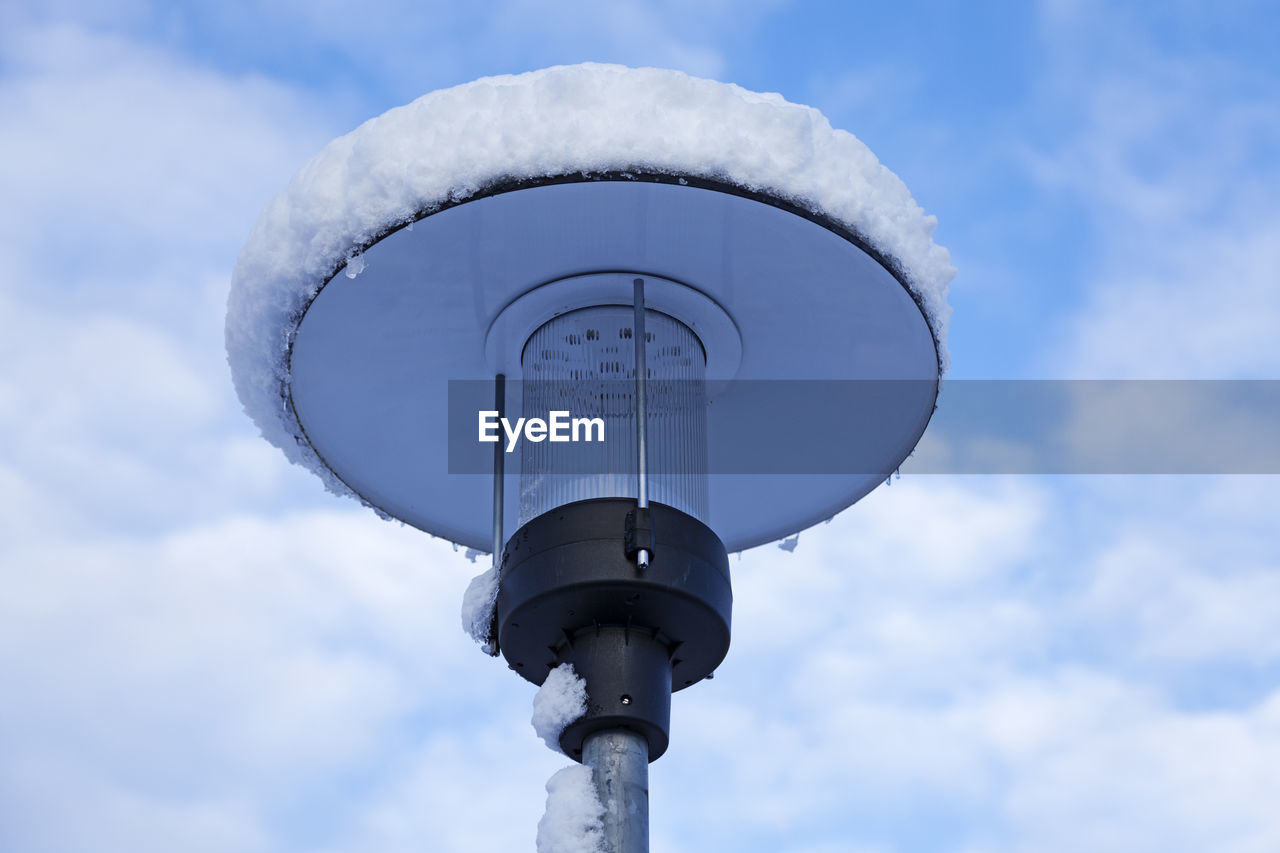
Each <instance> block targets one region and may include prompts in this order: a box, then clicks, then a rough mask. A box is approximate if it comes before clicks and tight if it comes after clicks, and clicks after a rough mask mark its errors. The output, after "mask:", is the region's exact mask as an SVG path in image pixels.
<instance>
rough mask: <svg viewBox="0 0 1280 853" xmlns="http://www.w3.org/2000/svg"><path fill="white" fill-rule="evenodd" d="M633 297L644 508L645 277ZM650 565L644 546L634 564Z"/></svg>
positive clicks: (639, 487)
mask: <svg viewBox="0 0 1280 853" xmlns="http://www.w3.org/2000/svg"><path fill="white" fill-rule="evenodd" d="M632 294H633V298H634V300H635V312H636V313H635V322H634V323H633V324H632V325H633V326H634V330H633V337H634V338H635V342H636V454H637V455H638V456H639V464H638V466H637V472H638V474H637V476H638V482H637V483H636V506H638V507H640V509H647V508H648V506H649V459H648V456H649V454H648V448H647V446H646V433H647V432H648V426H649V424H648V420H649V406H648V403H647V401H646V399H645V386H646V384H647V383H648V381H649V377H648V374H649V363H648V361H647V360H646V359H645V337H646V333H645V328H644V279H642V278H637V279H636V280H635V281H634V282H633V290H632ZM648 565H649V552H648V551H647V550H644V549H643V548H642V549H641V550H640V551H639V552H637V554H636V566H637V567H638V568H640V569H642V570H643V569H645V568H647V567H648Z"/></svg>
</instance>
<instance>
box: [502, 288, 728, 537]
mask: <svg viewBox="0 0 1280 853" xmlns="http://www.w3.org/2000/svg"><path fill="white" fill-rule="evenodd" d="M633 320H634V311H633V309H631V308H627V307H623V306H612V305H611V306H600V307H594V308H584V309H581V310H578V311H573V312H570V313H568V314H564V315H562V316H560V317H556V318H554V319H552V320H550V321H549V322H547V323H545V324H544V325H542V326H541V327H540V328H538V329H537V330H536V331H535V332H534V333H533V334H532V335H531V336H530V337H529V340H528V342H527V343H526V344H525V346H524V351H523V353H522V356H521V367H522V368H523V374H524V382H523V389H524V390H523V411H524V412H526V413H547V412H551V411H565V412H570V413H571V414H572V416H573V418H575V419H576V418H584V419H594V418H598V419H600V420H601V421H602V422H603V424H604V430H603V437H605V438H606V440H604V441H587V440H578V441H566V442H551V441H541V442H536V443H533V442H526V444H525V447H524V454H523V457H522V461H521V470H520V524H524V523H526V522H528V521H531V520H532V519H534V518H536V517H538V516H539V515H541V514H543V513H544V512H548V511H550V510H552V509H554V508H555V507H558V506H563V505H564V504H567V503H571V502H573V501H580V500H590V499H592V498H605V497H624V498H634V497H636V491H637V479H636V477H637V474H636V469H637V452H636V405H635V346H634V339H633V332H634V330H633V325H634V322H633ZM645 326H646V338H645V340H646V347H647V350H648V352H647V361H648V365H647V367H648V371H647V380H648V405H649V417H648V422H647V426H648V452H649V456H648V467H649V471H650V472H651V473H650V474H649V477H648V489H649V494H650V498H651V500H654V501H657V502H658V503H663V504H666V505H668V506H671V507H674V508H675V509H678V510H681V511H682V512H685V513H688V514H689V515H691V516H693V517H694V518H697V519H698V520H699V521H702V522H704V523H706V521H707V518H708V511H707V510H708V507H707V476H706V475H707V410H706V402H707V398H706V355H705V353H704V351H703V348H702V344H701V342H700V341H699V340H698V337H697V335H695V334H694V333H693V331H692V330H691V329H689V327H688V326H686V325H684V324H683V323H681V322H680V321H678V320H676V319H674V318H672V317H670V316H668V315H666V314H663V313H661V312H658V311H648V312H646V314H645ZM585 429H586V428H585V425H584V429H583V430H582V431H581V432H579V433H578V435H577V436H576V437H577V438H579V439H585V438H587V434H586V431H585ZM553 472H569V473H553Z"/></svg>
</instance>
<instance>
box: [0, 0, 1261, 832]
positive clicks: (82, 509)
mask: <svg viewBox="0 0 1280 853" xmlns="http://www.w3.org/2000/svg"><path fill="white" fill-rule="evenodd" d="M1278 17H1280V15H1277V10H1276V7H1275V6H1274V4H1269V3H1264V2H1245V0H1241V2H1229V3H1218V4H1208V3H1204V4H1196V3H1190V2H1173V3H1167V4H1159V5H1158V6H1157V5H1156V4H1137V3H1133V4H1102V3H1091V2H1086V0H1078V2H1072V0H1055V2H1043V3H1039V4H1037V3H1009V4H948V3H936V4H930V3H915V4H906V3H903V4H892V5H890V4H859V5H855V4H846V3H801V2H792V3H787V2H780V1H779V0H758V2H755V1H752V0H749V1H748V2H738V3H731V2H728V0H704V2H699V3H693V2H683V0H668V2H638V0H620V2H613V3H608V4H604V3H587V2H554V0H543V2H527V1H526V0H507V1H506V2H494V3H489V4H478V3H468V4H462V3H443V2H417V3H408V2H403V3H402V2H392V3H385V4H381V5H379V6H378V7H376V8H362V7H360V6H357V5H356V4H349V3H340V2H322V3H318V2H311V3H302V2H293V0H275V2H268V3H261V4H253V5H252V6H251V5H249V4H237V3H207V4H198V3H188V4H183V3H168V4H164V3H154V2H145V0H138V1H137V2H128V0H119V2H114V3H102V2H97V3H85V2H77V0H67V2H48V1H47V0H46V2H42V3H34V2H25V0H11V2H9V3H7V4H5V5H4V7H3V8H2V9H0V115H3V116H4V119H3V121H0V188H3V189H2V191H0V258H2V259H3V264H0V269H3V274H2V275H0V358H2V359H3V370H0V684H3V685H4V699H3V701H2V702H0V754H3V756H4V760H3V762H0V849H3V850H5V851H10V850H12V851H15V853H37V852H38V853H45V851H67V852H68V853H83V851H87V850H94V851H117V850H119V851H131V853H133V851H173V850H185V851H196V853H199V851H206V850H207V851H215V850H216V851H222V853H228V851H235V853H258V851H264V853H265V851H271V852H272V853H275V851H325V853H355V851H374V850H376V851H401V850H403V851H410V850H458V851H471V850H495V851H496V850H513V849H532V845H533V836H534V829H535V826H536V823H537V819H538V816H539V814H540V813H541V810H542V806H543V792H542V785H543V784H544V783H545V781H546V779H547V778H548V777H549V776H550V775H551V774H552V773H553V772H554V771H555V769H556V768H557V767H558V766H559V765H560V763H561V762H562V761H563V759H562V758H560V757H559V756H556V755H553V754H552V753H550V752H549V751H548V750H546V749H545V747H543V745H542V744H541V742H539V741H538V740H537V738H536V736H535V735H534V734H533V731H532V728H531V727H530V726H529V723H528V718H529V712H530V700H531V697H532V688H531V687H530V686H529V685H527V684H525V683H524V682H523V681H521V680H520V679H518V678H516V677H514V676H513V675H511V674H510V673H509V672H507V671H506V670H505V668H503V667H501V666H499V665H497V664H495V663H494V662H493V661H491V660H489V659H487V658H485V657H484V656H483V655H481V654H480V653H479V652H478V651H476V650H475V648H474V647H473V646H471V645H470V641H469V640H468V638H467V637H466V636H465V635H464V634H463V633H462V631H461V630H460V627H459V624H458V615H457V611H458V605H459V602H460V600H461V595H462V590H463V589H464V587H465V585H466V582H467V580H468V578H469V577H470V575H471V574H473V573H474V572H475V571H476V570H477V569H478V568H479V567H478V566H474V565H472V564H470V563H468V562H467V561H466V560H465V559H464V558H463V556H462V554H461V553H455V552H454V551H453V550H452V549H451V548H450V546H449V545H448V544H446V543H441V542H439V541H436V540H431V539H428V538H427V537H425V536H423V535H421V534H417V533H415V532H414V531H411V530H407V529H404V528H401V527H398V526H396V525H393V524H387V523H383V522H380V521H378V520H377V519H376V518H374V517H373V516H372V514H370V513H368V512H367V511H364V510H361V509H360V508H359V507H357V506H355V505H354V504H353V503H350V502H346V501H341V500H337V499H335V498H332V497H331V496H329V495H326V494H325V493H324V492H323V489H322V487H321V486H320V484H319V482H318V481H317V480H315V479H314V478H313V477H311V476H310V475H308V474H306V473H305V472H303V471H302V470H300V469H296V468H292V467H290V466H289V465H288V464H287V463H286V462H285V461H284V459H283V457H282V456H281V455H280V454H279V453H278V452H277V451H275V450H274V449H272V448H271V447H269V446H268V445H267V444H266V443H265V442H263V441H262V440H261V439H260V438H258V437H257V436H256V434H255V432H254V429H253V427H252V425H251V424H250V422H249V421H248V419H247V418H245V417H244V416H243V414H242V413H241V412H240V407H239V404H238V402H237V400H236V399H235V395H234V392H233V391H232V389H231V383H230V378H229V375H228V371H227V368H226V365H225V361H224V355H223V350H222V319H223V311H224V307H225V299H226V293H227V287H228V280H229V277H230V272H231V268H232V267H233V265H234V263H235V256H236V253H237V251H238V250H239V247H240V245H241V244H242V242H243V240H244V238H245V236H246V234H247V232H248V230H249V228H250V226H251V225H252V224H253V222H254V220H255V219H256V217H257V215H258V213H259V212H260V211H261V209H262V208H263V207H264V206H265V205H266V203H267V202H268V201H269V200H270V199H271V198H272V197H273V196H274V195H275V193H277V192H278V191H279V190H280V189H281V188H282V187H283V186H284V184H285V182H286V181H287V180H288V179H289V177H290V176H291V175H292V174H293V173H294V171H295V170H296V169H297V168H298V167H299V166H300V165H301V164H302V163H303V162H305V161H306V159H307V158H308V157H310V156H311V155H312V154H313V153H314V152H315V151H317V150H318V149H319V148H320V147H321V146H323V145H324V144H325V143H326V142H327V141H328V140H329V139H331V138H333V137H334V136H336V135H338V134H340V133H343V132H345V131H347V130H349V129H351V128H352V127H354V126H355V125H356V124H358V123H359V122H361V121H363V120H364V119H366V118H368V117H371V116H373V115H376V114H378V113H380V112H382V111H383V110H385V109H387V108H389V107H392V106H395V105H397V104H400V103H404V102H406V101H408V100H410V99H412V98H414V97H416V96H417V95H419V94H422V93H425V92H427V91H430V90H433V89H436V88H440V87H442V86H449V85H453V84H457V83H461V82H465V81H467V80H470V79H473V78H475V77H478V76H483V75H486V74H492V73H505V72H515V71H523V70H529V69H533V68H538V67H542V66H545V65H550V64H555V63H563V62H577V61H583V60H598V61H614V62H623V63H627V64H633V65H640V64H644V65H658V66H666V67H674V68H680V69H683V70H686V71H689V72H692V73H696V74H700V75H704V76H711V77H715V78H717V79H721V80H726V81H729V82H734V83H739V84H741V85H743V86H746V87H748V88H752V89H758V90H767V91H778V92H781V93H783V94H784V95H785V96H787V97H788V98H790V99H791V100H795V101H799V102H802V103H808V104H812V105H813V106H816V107H818V108H820V109H821V110H823V112H825V113H826V115H827V116H828V117H829V118H830V119H831V120H832V122H833V124H835V125H836V126H837V127H843V128H845V129H848V130H850V131H852V132H853V133H855V134H857V135H858V136H859V137H860V138H862V139H863V140H864V141H865V142H867V143H868V145H870V146H871V148H872V149H873V150H874V151H875V152H876V153H877V154H878V156H879V157H880V158H881V160H882V162H884V163H885V164H886V165H887V166H889V167H890V168H891V169H893V170H894V171H895V172H897V173H898V174H899V175H900V176H901V177H902V178H903V179H904V180H905V181H906V182H907V184H908V186H910V187H911V189H912V191H913V193H914V194H915V196H916V198H917V200H918V201H919V202H920V203H921V204H922V205H923V206H924V207H925V208H926V209H927V210H929V211H930V212H932V213H935V214H937V216H938V218H939V223H940V224H939V227H938V231H937V235H936V237H937V239H938V241H939V242H940V243H941V244H942V245H945V246H947V247H948V248H949V249H950V250H951V251H952V256H953V259H954V261H955V264H956V266H957V267H958V269H959V274H958V276H957V278H956V280H955V282H954V284H953V288H952V297H951V304H952V305H953V307H954V308H955V314H954V317H953V322H952V327H951V339H950V342H951V353H952V365H953V375H954V376H957V377H968V378H1005V377H1018V378H1042V377H1043V378H1109V377H1125V378H1280V349H1278V348H1277V347H1276V346H1275V343H1274V341H1275V331H1274V330H1275V327H1276V324H1277V321H1280V286H1277V285H1280V276H1278V274H1277V272H1276V270H1277V269H1280V98H1277V95H1276V94H1275V93H1276V92H1277V91H1280V63H1278V62H1277V60H1276V58H1275V51H1274V47H1273V44H1272V42H1273V40H1274V35H1273V34H1274V32H1276V30H1277V29H1280V26H1278V24H1280V21H1278V20H1277V18H1278ZM1276 515H1277V499H1276V496H1275V480H1274V478H1270V477H1260V476H1259V477H1057V478H1055V477H1003V478H1002V477H942V476H918V477H905V478H903V479H901V480H899V481H896V482H895V483H894V484H893V485H892V486H891V487H889V488H881V489H879V490H877V492H875V493H873V494H872V495H871V496H869V497H868V498H867V499H865V500H864V501H863V502H861V503H859V504H858V505H857V506H855V507H853V508H852V509H850V510H848V511H846V512H845V513H843V514H842V515H840V516H839V517H837V518H836V519H835V520H834V521H832V522H831V523H830V524H828V525H824V526H820V527H819V528H816V529H814V530H810V531H807V532H805V533H803V534H802V535H801V537H800V541H799V547H798V548H797V549H796V551H795V552H794V553H793V554H787V553H785V552H783V551H780V550H778V549H777V548H775V547H773V546H766V547H763V548H759V549H756V550H755V551H751V552H748V553H746V554H744V555H743V556H742V557H741V559H740V560H739V559H737V558H735V559H734V562H733V564H732V567H733V570H734V573H735V578H734V583H735V595H736V600H735V615H734V618H735V637H734V649H733V650H732V652H731V653H730V657H729V659H728V660H727V661H726V663H725V664H724V666H723V667H722V669H721V670H720V672H719V673H718V674H717V678H716V679H715V680H714V681H712V682H709V683H706V684H703V685H699V687H698V688H697V689H695V690H691V691H687V692H685V693H681V694H679V695H677V696H676V697H675V700H674V703H673V706H674V707H673V731H672V748H671V750H670V752H669V753H668V754H667V755H666V756H665V757H664V758H663V759H662V760H661V761H660V762H658V763H657V764H655V765H654V766H653V769H652V783H653V793H652V797H653V809H652V811H653V824H654V825H653V833H654V845H653V847H654V849H655V850H659V849H662V850H669V851H693V850H706V849H712V850H717V849H720V850H728V849H736V850H743V851H771V853H828V852H829V851H841V853H915V851H921V853H933V851H939V853H941V851H947V853H1014V852H1015V851H1018V852H1019V853H1020V852H1021V851H1027V852H1028V853H1029V852H1030V851H1036V853H1046V851H1047V853H1055V851H1064V853H1065V851H1079V850H1092V851H1124V853H1134V851H1146V850H1151V851H1155V850H1159V851H1163V853H1168V851H1203V850H1210V849H1211V850H1215V851H1231V853H1237V852H1238V853H1253V851H1258V852H1259V853H1261V851H1273V850H1276V849H1280V818H1277V817H1276V815H1275V803H1276V802H1277V800H1278V799H1280V632H1277V631H1276V630H1275V626H1276V625H1277V624H1280V544H1278V543H1277V540H1276V538H1275V535H1274V533H1273V531H1272V529H1271V528H1272V526H1273V523H1274V517H1275V516H1276Z"/></svg>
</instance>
